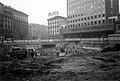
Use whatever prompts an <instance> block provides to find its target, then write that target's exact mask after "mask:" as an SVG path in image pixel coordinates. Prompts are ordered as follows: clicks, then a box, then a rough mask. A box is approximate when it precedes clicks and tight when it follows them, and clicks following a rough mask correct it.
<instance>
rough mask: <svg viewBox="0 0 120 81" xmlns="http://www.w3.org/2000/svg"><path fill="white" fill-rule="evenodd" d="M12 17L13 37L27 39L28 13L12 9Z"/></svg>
mask: <svg viewBox="0 0 120 81" xmlns="http://www.w3.org/2000/svg"><path fill="white" fill-rule="evenodd" d="M13 18H14V24H13V25H14V39H15V40H25V39H28V27H29V26H28V15H27V14H26V13H23V12H21V11H18V10H16V9H13Z"/></svg>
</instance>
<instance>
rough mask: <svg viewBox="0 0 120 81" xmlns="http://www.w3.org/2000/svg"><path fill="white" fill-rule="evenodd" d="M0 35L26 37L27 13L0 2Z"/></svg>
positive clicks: (17, 37) (5, 37)
mask: <svg viewBox="0 0 120 81" xmlns="http://www.w3.org/2000/svg"><path fill="white" fill-rule="evenodd" d="M0 37H4V39H7V38H11V39H27V37H28V15H27V14H25V13H23V12H21V11H18V10H16V9H13V8H11V7H10V6H6V5H4V4H2V3H0Z"/></svg>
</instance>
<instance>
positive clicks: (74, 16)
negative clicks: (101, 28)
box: [68, 13, 105, 21]
mask: <svg viewBox="0 0 120 81" xmlns="http://www.w3.org/2000/svg"><path fill="white" fill-rule="evenodd" d="M81 16H84V14H83V13H82V14H76V15H71V16H68V19H72V18H79V17H81ZM102 17H105V13H103V14H98V15H94V16H90V17H84V18H81V19H78V20H79V21H80V20H90V19H97V18H102Z"/></svg>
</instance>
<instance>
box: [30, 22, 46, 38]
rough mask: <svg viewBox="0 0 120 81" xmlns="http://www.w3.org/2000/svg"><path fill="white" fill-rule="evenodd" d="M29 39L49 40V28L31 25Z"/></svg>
mask: <svg viewBox="0 0 120 81" xmlns="http://www.w3.org/2000/svg"><path fill="white" fill-rule="evenodd" d="M29 39H48V28H47V26H45V25H40V24H35V23H31V24H29Z"/></svg>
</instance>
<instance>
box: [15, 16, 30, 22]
mask: <svg viewBox="0 0 120 81" xmlns="http://www.w3.org/2000/svg"><path fill="white" fill-rule="evenodd" d="M14 18H15V19H18V20H21V21H26V22H27V21H28V19H27V18H24V17H22V18H21V17H16V16H14Z"/></svg>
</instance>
